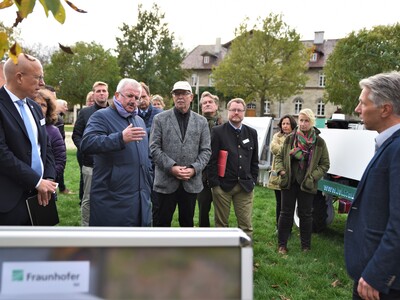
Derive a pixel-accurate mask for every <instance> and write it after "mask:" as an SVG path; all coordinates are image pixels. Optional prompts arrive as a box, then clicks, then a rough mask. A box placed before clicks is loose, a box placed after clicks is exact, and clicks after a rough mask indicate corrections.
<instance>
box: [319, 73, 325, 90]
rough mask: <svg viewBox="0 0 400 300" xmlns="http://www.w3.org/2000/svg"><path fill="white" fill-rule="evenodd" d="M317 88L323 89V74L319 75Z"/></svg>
mask: <svg viewBox="0 0 400 300" xmlns="http://www.w3.org/2000/svg"><path fill="white" fill-rule="evenodd" d="M318 86H319V87H325V74H324V73H320V74H319V80H318Z"/></svg>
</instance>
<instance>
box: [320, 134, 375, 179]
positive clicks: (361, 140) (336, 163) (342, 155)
mask: <svg viewBox="0 0 400 300" xmlns="http://www.w3.org/2000/svg"><path fill="white" fill-rule="evenodd" d="M320 130H321V135H320V136H321V137H322V138H323V139H324V140H325V142H326V145H327V147H328V152H329V160H330V165H331V166H330V168H329V170H328V173H329V174H333V175H339V176H342V177H347V178H351V179H354V180H360V179H361V176H362V174H363V173H364V170H365V169H366V167H367V165H368V163H369V162H370V160H371V158H372V157H373V156H374V153H375V137H376V136H377V135H378V133H377V132H376V131H370V130H351V129H348V130H345V129H327V128H323V129H320Z"/></svg>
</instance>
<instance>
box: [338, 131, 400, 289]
mask: <svg viewBox="0 0 400 300" xmlns="http://www.w3.org/2000/svg"><path fill="white" fill-rule="evenodd" d="M399 158H400V130H398V131H397V132H395V133H394V134H393V135H392V136H391V137H390V138H388V139H387V140H386V141H385V142H384V143H383V145H382V146H381V147H380V148H379V149H378V151H377V152H376V153H375V156H374V157H373V158H372V160H371V162H370V163H369V165H368V166H367V168H366V170H365V172H364V174H363V176H362V178H361V181H360V183H359V184H358V187H357V192H356V194H355V196H354V201H353V205H352V207H351V211H350V213H349V216H348V218H347V227H346V232H345V259H346V266H347V271H348V273H349V275H350V276H351V277H352V278H353V279H354V280H355V281H358V279H359V278H360V277H363V278H364V280H365V281H366V282H367V283H368V284H370V285H371V286H372V287H373V288H375V289H377V290H378V291H379V292H382V293H387V292H388V291H389V289H395V290H400V184H399V178H400V159H399Z"/></svg>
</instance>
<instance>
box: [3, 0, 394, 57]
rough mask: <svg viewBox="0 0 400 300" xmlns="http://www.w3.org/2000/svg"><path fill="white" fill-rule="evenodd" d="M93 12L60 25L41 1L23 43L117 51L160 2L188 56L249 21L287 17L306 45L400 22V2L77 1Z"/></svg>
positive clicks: (7, 16)
mask: <svg viewBox="0 0 400 300" xmlns="http://www.w3.org/2000/svg"><path fill="white" fill-rule="evenodd" d="M71 2H72V3H74V4H75V5H76V6H77V7H78V8H80V9H83V10H86V11H87V12H88V13H86V14H81V13H77V12H75V11H73V10H72V9H71V8H70V7H69V6H68V5H67V4H66V3H65V2H64V1H62V3H63V5H64V7H65V10H66V21H65V23H64V24H63V25H60V24H59V23H58V22H57V21H56V20H55V19H54V18H53V16H52V14H51V13H50V14H49V17H48V18H46V15H45V13H44V10H43V8H42V6H41V5H40V3H39V2H38V1H37V4H36V6H35V9H34V12H33V13H32V14H31V15H29V16H28V18H27V19H25V20H24V21H23V22H22V23H21V24H19V25H18V28H20V30H21V38H22V39H23V40H24V42H25V43H26V44H28V45H32V44H35V43H41V44H42V45H45V46H48V47H58V43H61V44H62V45H64V46H72V45H73V44H74V43H76V42H78V41H84V42H87V43H90V42H92V41H94V42H96V43H99V44H101V45H103V47H104V48H105V49H114V48H116V46H117V43H116V41H115V38H116V37H121V31H120V29H119V27H121V26H122V24H123V23H125V24H128V25H130V26H133V25H135V24H136V22H137V12H138V4H139V3H140V4H142V5H143V8H144V9H146V10H151V7H152V5H153V3H156V4H157V5H158V6H159V7H160V10H161V12H163V13H165V19H164V22H166V23H167V24H168V28H169V30H170V32H171V33H173V34H174V36H175V40H176V41H177V42H178V43H182V46H183V48H184V49H185V50H186V51H188V52H189V51H191V50H192V49H193V48H194V47H196V46H197V45H212V44H215V42H216V39H217V38H221V42H222V43H223V44H224V43H227V42H229V41H231V40H232V39H233V38H234V37H235V35H234V32H235V28H238V27H239V25H240V24H241V23H242V22H243V21H244V20H245V18H248V19H249V21H248V24H249V25H251V26H250V27H252V26H253V25H254V24H255V23H256V21H257V18H259V17H261V18H262V19H264V18H265V17H266V16H268V15H269V13H271V12H272V13H274V14H282V18H283V21H284V22H285V23H287V24H288V25H289V27H290V28H292V29H295V30H296V31H297V32H298V33H299V34H300V36H301V39H302V40H312V39H313V38H314V32H315V31H324V32H325V33H324V37H325V39H337V38H344V37H346V35H348V34H349V33H351V32H352V31H358V30H360V29H363V28H367V29H372V27H373V26H376V25H393V24H395V23H397V22H399V20H400V17H399V10H400V1H399V0H385V1H382V2H379V1H376V0H360V1H359V0H330V1H315V0H314V1H310V0H301V1H299V0H273V1H272V0H246V1H238V0H201V1H193V0H158V1H156V0H141V1H134V0H112V1H105V0H71ZM15 10H16V8H15V7H11V8H6V9H1V10H0V20H1V21H3V23H4V24H5V25H7V26H11V25H12V24H13V22H14V19H15Z"/></svg>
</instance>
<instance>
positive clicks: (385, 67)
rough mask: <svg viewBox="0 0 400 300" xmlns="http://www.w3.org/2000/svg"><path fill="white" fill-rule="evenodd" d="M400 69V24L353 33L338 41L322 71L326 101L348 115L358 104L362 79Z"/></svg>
mask: <svg viewBox="0 0 400 300" xmlns="http://www.w3.org/2000/svg"><path fill="white" fill-rule="evenodd" d="M399 68H400V24H399V23H397V24H395V25H392V26H376V27H374V28H373V29H372V30H367V29H363V30H360V31H359V32H354V31H353V32H352V33H350V34H349V35H348V36H347V37H346V38H344V39H341V40H340V41H338V43H337V44H336V46H335V49H334V50H333V52H332V54H331V55H330V56H329V58H328V61H327V63H326V66H325V68H324V72H325V75H326V86H325V88H326V95H327V100H328V101H330V102H332V103H334V104H338V105H341V106H342V110H343V112H344V113H348V114H351V113H353V111H354V108H355V107H356V106H357V104H358V97H359V95H360V92H361V91H360V88H359V85H358V83H359V81H360V80H361V79H363V78H366V77H369V76H372V75H375V74H377V73H382V72H390V71H394V70H399Z"/></svg>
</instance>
